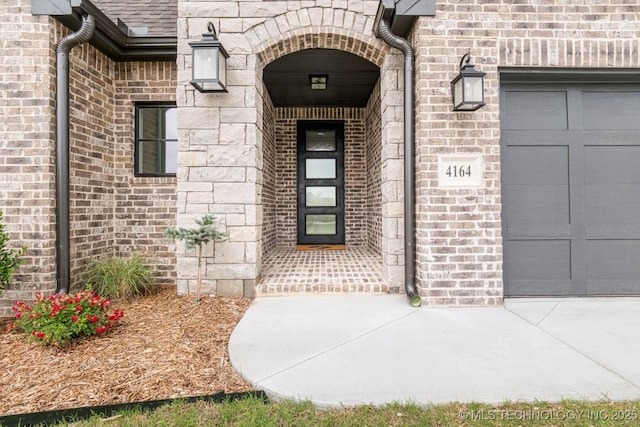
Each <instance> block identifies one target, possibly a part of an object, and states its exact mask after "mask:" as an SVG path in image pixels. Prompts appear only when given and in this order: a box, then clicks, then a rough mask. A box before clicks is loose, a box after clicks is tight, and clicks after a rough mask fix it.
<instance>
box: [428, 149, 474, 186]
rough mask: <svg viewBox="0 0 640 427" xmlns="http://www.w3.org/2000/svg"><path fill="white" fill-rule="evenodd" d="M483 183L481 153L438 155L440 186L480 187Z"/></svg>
mask: <svg viewBox="0 0 640 427" xmlns="http://www.w3.org/2000/svg"><path fill="white" fill-rule="evenodd" d="M480 185H482V160H481V158H480V154H459V155H458V154H450V155H442V156H438V186H439V187H479V186H480Z"/></svg>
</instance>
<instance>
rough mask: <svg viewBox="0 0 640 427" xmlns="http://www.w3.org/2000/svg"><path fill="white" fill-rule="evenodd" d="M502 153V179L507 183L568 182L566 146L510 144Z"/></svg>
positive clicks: (567, 152)
mask: <svg viewBox="0 0 640 427" xmlns="http://www.w3.org/2000/svg"><path fill="white" fill-rule="evenodd" d="M538 138H539V137H538ZM503 155H504V160H505V163H504V165H505V166H504V168H503V171H502V173H503V179H504V181H505V182H508V183H509V184H523V185H536V184H564V185H567V184H569V147H567V146H564V147H557V146H556V147H552V146H510V147H507V148H506V149H505V150H504V153H503Z"/></svg>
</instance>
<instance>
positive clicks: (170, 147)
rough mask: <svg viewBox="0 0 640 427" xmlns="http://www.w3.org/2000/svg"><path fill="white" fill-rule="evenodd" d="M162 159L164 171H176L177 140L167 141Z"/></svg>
mask: <svg viewBox="0 0 640 427" xmlns="http://www.w3.org/2000/svg"><path fill="white" fill-rule="evenodd" d="M165 148H166V153H165V156H166V157H165V159H164V171H163V172H164V173H176V172H177V171H178V141H167V142H166V145H165Z"/></svg>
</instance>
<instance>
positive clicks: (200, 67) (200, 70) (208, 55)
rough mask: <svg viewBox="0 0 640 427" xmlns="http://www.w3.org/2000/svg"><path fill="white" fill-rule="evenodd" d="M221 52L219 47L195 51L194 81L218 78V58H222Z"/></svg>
mask: <svg viewBox="0 0 640 427" xmlns="http://www.w3.org/2000/svg"><path fill="white" fill-rule="evenodd" d="M219 51H220V49H218V48H217V47H198V48H194V49H193V79H194V80H201V79H203V80H211V79H217V78H218V69H219V67H218V58H219V56H221V53H220V52H219ZM223 69H224V68H223Z"/></svg>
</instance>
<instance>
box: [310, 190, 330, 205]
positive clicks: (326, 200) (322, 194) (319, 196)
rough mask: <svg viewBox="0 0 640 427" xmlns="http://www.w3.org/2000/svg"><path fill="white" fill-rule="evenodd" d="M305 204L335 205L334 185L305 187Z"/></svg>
mask: <svg viewBox="0 0 640 427" xmlns="http://www.w3.org/2000/svg"><path fill="white" fill-rule="evenodd" d="M306 203H307V206H335V205H336V187H307V202H306Z"/></svg>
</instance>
